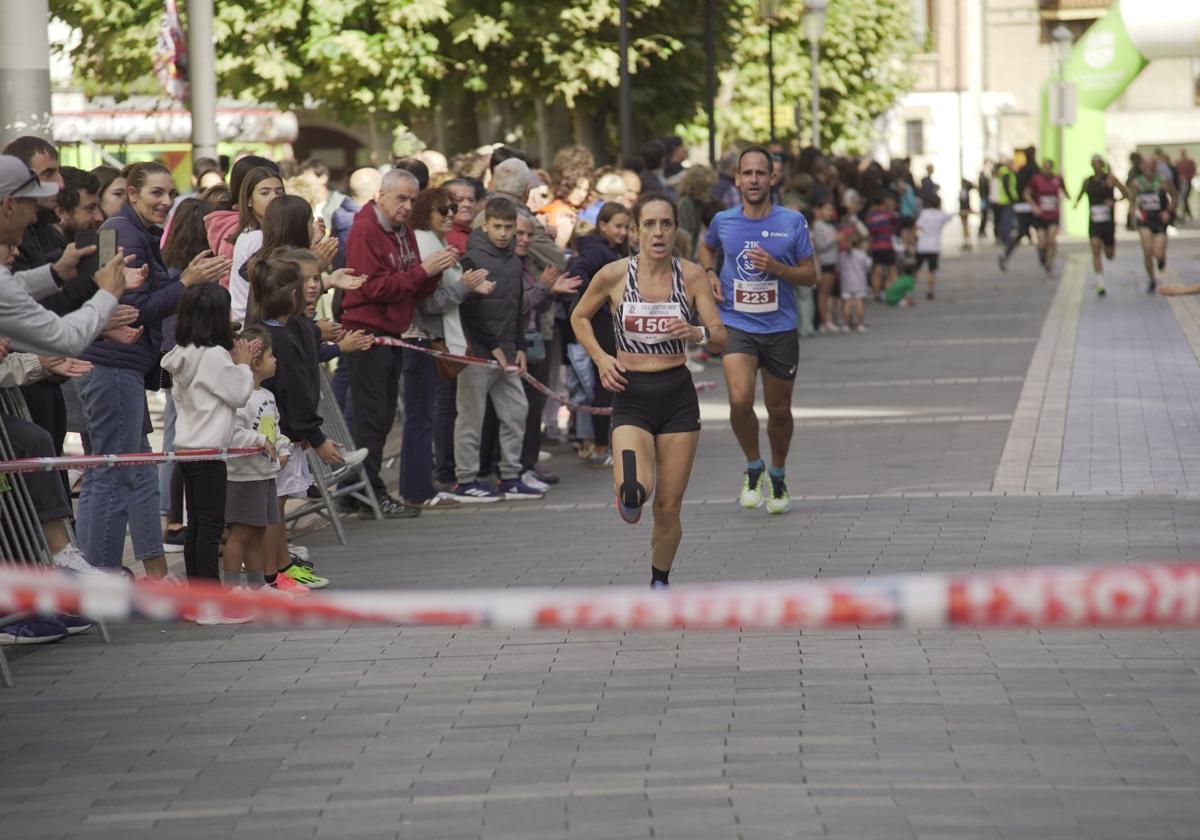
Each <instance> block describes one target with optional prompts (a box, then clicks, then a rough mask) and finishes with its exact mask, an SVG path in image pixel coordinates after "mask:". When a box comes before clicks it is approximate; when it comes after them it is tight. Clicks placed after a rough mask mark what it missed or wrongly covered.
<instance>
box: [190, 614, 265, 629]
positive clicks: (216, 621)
mask: <svg viewBox="0 0 1200 840" xmlns="http://www.w3.org/2000/svg"><path fill="white" fill-rule="evenodd" d="M251 618H252V617H251V616H249V615H227V614H226V613H221V612H217V613H205V614H204V615H198V616H196V618H195V622H196V624H199V625H200V626H201V627H216V626H218V625H222V624H247V623H249V622H250V620H251Z"/></svg>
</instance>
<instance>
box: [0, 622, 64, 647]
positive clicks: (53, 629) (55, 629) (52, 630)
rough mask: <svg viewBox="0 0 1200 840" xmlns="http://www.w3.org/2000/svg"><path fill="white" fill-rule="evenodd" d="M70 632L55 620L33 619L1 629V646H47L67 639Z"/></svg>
mask: <svg viewBox="0 0 1200 840" xmlns="http://www.w3.org/2000/svg"><path fill="white" fill-rule="evenodd" d="M69 633H70V631H68V630H67V628H66V625H64V624H63V623H62V622H61V621H59V620H58V619H55V618H32V619H30V620H29V621H21V622H18V623H16V624H6V625H5V626H3V627H0V645H45V644H49V643H50V642H57V641H58V640H59V639H65V638H66V637H67V636H68V635H69Z"/></svg>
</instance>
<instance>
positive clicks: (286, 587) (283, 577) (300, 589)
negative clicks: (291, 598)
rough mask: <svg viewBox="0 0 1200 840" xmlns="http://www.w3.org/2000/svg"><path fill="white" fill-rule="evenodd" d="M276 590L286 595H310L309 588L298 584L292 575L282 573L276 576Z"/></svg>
mask: <svg viewBox="0 0 1200 840" xmlns="http://www.w3.org/2000/svg"><path fill="white" fill-rule="evenodd" d="M275 588H276V589H278V590H279V591H280V592H282V593H284V594H285V595H299V596H304V595H307V594H309V593H308V587H307V586H304V585H303V584H301V583H297V582H296V580H295V578H293V577H292V576H291V575H287V574H284V573H282V572H280V573H279V574H278V575H276V576H275Z"/></svg>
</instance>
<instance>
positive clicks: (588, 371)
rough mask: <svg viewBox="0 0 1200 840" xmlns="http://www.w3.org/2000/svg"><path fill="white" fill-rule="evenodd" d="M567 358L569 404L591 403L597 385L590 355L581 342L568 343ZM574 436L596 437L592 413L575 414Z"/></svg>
mask: <svg viewBox="0 0 1200 840" xmlns="http://www.w3.org/2000/svg"><path fill="white" fill-rule="evenodd" d="M567 359H568V361H570V363H571V366H570V367H568V368H567V388H568V389H569V393H570V395H571V404H572V405H591V404H592V398H593V396H594V395H595V393H596V387H597V385H596V379H595V376H596V373H595V368H594V367H593V366H592V357H591V356H589V355H588V353H587V351H586V350H584V349H583V345H582V344H568V345H567ZM575 437H577V438H579V439H580V440H595V439H596V430H595V428H594V426H593V424H592V415H590V414H577V415H576V416H575Z"/></svg>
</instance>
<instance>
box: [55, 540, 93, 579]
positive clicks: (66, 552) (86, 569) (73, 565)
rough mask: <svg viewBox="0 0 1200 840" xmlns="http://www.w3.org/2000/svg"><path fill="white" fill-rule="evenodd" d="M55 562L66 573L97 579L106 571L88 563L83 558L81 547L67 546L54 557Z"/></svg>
mask: <svg viewBox="0 0 1200 840" xmlns="http://www.w3.org/2000/svg"><path fill="white" fill-rule="evenodd" d="M53 560H54V565H55V566H56V567H57V568H59V569H62V570H63V571H65V572H70V573H71V574H73V575H86V576H90V577H96V576H98V575H99V576H103V575H104V574H105V573H104V571H102V570H101V569H98V568H96V567H95V566H93V565H92V564H91V563H89V562H88V561H87V558H86V557H84V556H83V552H82V551H80V550H79V546H77V545H67V546H66V547H65V548H63V549H61V550H60V551H59V552H58V554H55V555H54V558H53Z"/></svg>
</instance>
